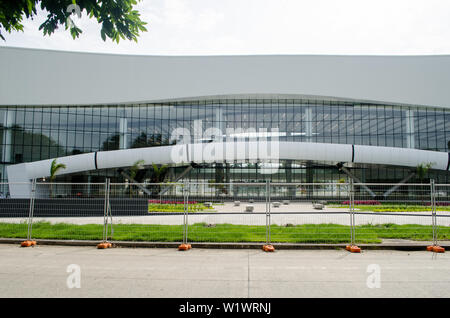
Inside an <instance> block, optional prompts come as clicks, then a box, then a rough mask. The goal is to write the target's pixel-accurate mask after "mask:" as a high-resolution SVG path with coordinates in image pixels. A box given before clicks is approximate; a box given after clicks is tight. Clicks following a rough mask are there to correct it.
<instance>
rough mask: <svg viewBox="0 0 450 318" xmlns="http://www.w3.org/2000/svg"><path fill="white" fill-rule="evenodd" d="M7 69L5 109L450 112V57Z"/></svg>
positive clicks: (26, 57) (21, 63) (14, 60)
mask: <svg viewBox="0 0 450 318" xmlns="http://www.w3.org/2000/svg"><path fill="white" fill-rule="evenodd" d="M0 69H2V71H3V72H2V73H1V74H0V105H3V106H56V105H63V106H65V105H67V106H70V105H105V104H139V103H153V102H168V101H181V100H195V99H211V98H217V97H221V98H225V97H226V96H253V97H252V98H258V96H261V98H268V96H278V97H280V96H283V98H284V96H292V97H291V98H293V97H294V96H295V97H299V98H302V97H304V98H308V97H309V98H313V99H317V98H320V97H321V98H323V99H325V100H327V99H330V98H331V99H333V100H339V101H352V102H361V103H373V104H385V105H399V106H422V107H438V108H450V90H448V89H447V83H449V82H450V55H408V56H400V55H394V56H387V55H229V56H220V55H213V56H211V55H210V56H148V55H125V54H104V53H88V52H70V51H55V50H43V49H30V48H17V47H0ZM255 96H256V97H255ZM332 96H334V97H332Z"/></svg>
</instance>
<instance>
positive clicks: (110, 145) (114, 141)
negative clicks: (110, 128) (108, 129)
mask: <svg viewBox="0 0 450 318" xmlns="http://www.w3.org/2000/svg"><path fill="white" fill-rule="evenodd" d="M119 144H120V135H119V134H115V135H112V136H109V137H108V138H107V139H106V140H105V141H104V142H103V143H102V147H101V150H105V151H108V150H118V149H119Z"/></svg>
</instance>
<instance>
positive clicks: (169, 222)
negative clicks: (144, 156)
mask: <svg viewBox="0 0 450 318" xmlns="http://www.w3.org/2000/svg"><path fill="white" fill-rule="evenodd" d="M184 187H185V185H184V184H182V183H165V184H163V183H139V184H136V183H133V184H131V183H111V184H110V194H109V198H110V206H111V215H112V218H113V221H114V224H113V235H112V240H114V241H149V242H182V240H183V203H184V202H183V189H184ZM197 208H200V207H199V206H197V205H195V204H191V205H190V209H193V210H195V209H197Z"/></svg>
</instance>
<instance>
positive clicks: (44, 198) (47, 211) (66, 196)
mask: <svg viewBox="0 0 450 318" xmlns="http://www.w3.org/2000/svg"><path fill="white" fill-rule="evenodd" d="M104 198H105V184H104V183H48V182H37V183H36V195H35V201H34V217H33V238H36V239H61V240H102V233H103V223H104V217H103V216H104V204H105V199H104Z"/></svg>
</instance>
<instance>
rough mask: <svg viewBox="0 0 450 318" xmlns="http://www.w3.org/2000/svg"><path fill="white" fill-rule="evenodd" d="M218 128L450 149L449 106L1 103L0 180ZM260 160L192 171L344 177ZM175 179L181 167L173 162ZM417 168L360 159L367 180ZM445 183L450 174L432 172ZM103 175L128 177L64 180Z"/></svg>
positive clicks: (202, 175) (196, 174) (218, 176)
mask: <svg viewBox="0 0 450 318" xmlns="http://www.w3.org/2000/svg"><path fill="white" fill-rule="evenodd" d="M198 120H201V123H202V129H203V130H206V129H207V128H212V127H217V128H220V129H221V130H222V131H223V132H224V133H225V132H226V129H227V128H233V129H238V128H242V129H248V128H254V129H256V130H259V129H261V128H266V129H268V130H269V131H270V129H272V128H277V129H278V130H279V132H280V137H279V140H280V141H303V142H306V141H307V142H316V143H339V144H356V145H373V146H389V147H402V148H416V149H425V150H435V151H441V152H447V151H448V149H449V145H450V110H446V109H440V108H429V107H420V106H414V107H413V106H406V105H405V106H399V105H382V104H367V103H358V102H350V101H327V100H308V99H225V98H224V99H208V100H192V101H191V100H189V101H178V102H164V103H142V104H127V105H95V106H52V107H38V106H36V107H34V106H33V107H31V106H30V107H15V106H14V107H13V106H11V107H0V125H1V127H0V140H1V141H2V146H1V147H0V156H1V159H2V162H1V168H2V169H1V173H2V175H1V179H2V181H6V176H5V167H6V166H7V165H9V164H15V163H21V162H31V161H36V160H42V159H49V158H53V157H61V156H66V155H72V154H79V153H87V152H94V151H102V150H116V149H125V148H139V147H151V146H159V145H169V144H171V143H173V142H172V141H171V134H172V132H173V130H174V129H175V128H187V129H189V130H190V131H193V129H194V121H198ZM258 168H259V167H258V164H242V163H241V164H226V165H224V164H216V165H210V166H203V167H198V168H194V169H193V170H191V171H190V173H189V177H190V178H191V179H194V180H201V181H205V180H206V181H208V180H215V181H218V182H223V181H230V180H236V181H261V180H264V179H266V178H267V177H270V178H272V180H276V181H282V182H283V181H287V182H320V181H335V180H338V179H340V178H343V177H345V175H342V174H340V172H339V171H338V170H337V169H336V167H335V166H332V165H327V164H326V163H314V162H313V163H311V162H286V161H284V162H282V167H281V169H280V170H279V172H278V173H277V174H275V175H261V174H259V172H258ZM170 170H171V171H170V173H169V176H168V178H175V176H176V175H177V174H178V173H180V172H181V171H182V170H183V168H171V169H170ZM410 170H411V169H407V168H404V169H403V168H399V167H397V168H395V167H379V166H367V165H361V166H356V167H355V169H354V171H355V173H356V174H357V176H359V177H360V179H361V180H362V181H366V182H376V181H380V182H386V181H389V182H394V181H398V180H401V179H402V178H403V177H404V176H406V175H407V174H408V173H409V171H410ZM433 173H434V174H435V175H434V177H435V178H436V179H438V181H441V182H447V181H448V180H447V179H448V173H447V172H445V171H441V172H438V171H434V172H433ZM88 176H89V178H90V179H89V180H97V179H102V178H104V177H105V176H108V177H112V178H115V179H116V180H117V181H122V180H123V179H122V177H121V175H120V174H118V173H117V171H92V172H86V173H84V174H82V175H79V176H61V177H60V178H61V180H71V181H87V180H86V178H87V177H88Z"/></svg>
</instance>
